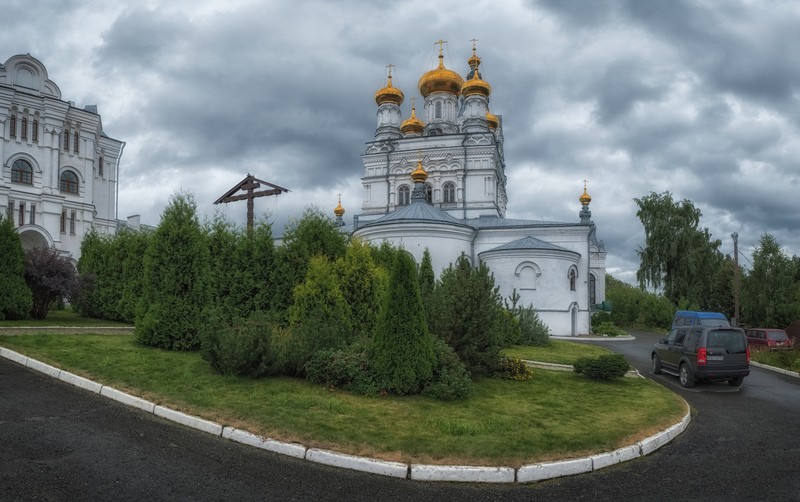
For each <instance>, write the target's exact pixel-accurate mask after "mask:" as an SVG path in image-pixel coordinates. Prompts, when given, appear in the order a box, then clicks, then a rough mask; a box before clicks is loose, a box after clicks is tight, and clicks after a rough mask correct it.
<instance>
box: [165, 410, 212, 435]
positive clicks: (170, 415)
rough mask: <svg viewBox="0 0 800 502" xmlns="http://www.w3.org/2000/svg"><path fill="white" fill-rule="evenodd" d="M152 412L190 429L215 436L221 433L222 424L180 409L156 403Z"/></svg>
mask: <svg viewBox="0 0 800 502" xmlns="http://www.w3.org/2000/svg"><path fill="white" fill-rule="evenodd" d="M153 414H154V415H156V416H158V417H161V418H166V419H167V420H172V421H173V422H177V423H179V424H181V425H185V426H187V427H191V428H192V429H197V430H199V431H203V432H208V433H209V434H213V435H215V436H221V435H222V426H221V425H220V424H218V423H216V422H211V421H209V420H203V419H202V418H197V417H193V416H191V415H187V414H186V413H182V412H180V411H175V410H172V409H169V408H165V407H164V406H160V405H156V407H155V408H154V409H153Z"/></svg>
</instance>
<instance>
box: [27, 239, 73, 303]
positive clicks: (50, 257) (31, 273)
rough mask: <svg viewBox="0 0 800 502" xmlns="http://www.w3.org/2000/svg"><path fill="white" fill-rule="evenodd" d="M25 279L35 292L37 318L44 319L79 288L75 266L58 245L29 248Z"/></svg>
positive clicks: (32, 291)
mask: <svg viewBox="0 0 800 502" xmlns="http://www.w3.org/2000/svg"><path fill="white" fill-rule="evenodd" d="M25 282H26V283H27V284H28V287H29V288H31V293H32V294H33V307H32V309H31V317H33V318H34V319H44V318H45V317H46V316H47V312H48V311H49V310H50V308H51V307H53V306H54V305H56V303H57V302H61V301H63V300H64V299H65V298H70V297H72V295H73V294H74V293H75V292H76V291H77V289H78V276H77V274H76V273H75V267H74V266H73V265H72V263H71V262H70V261H69V259H68V258H66V257H64V256H61V252H60V251H59V250H58V249H56V248H54V247H45V248H33V249H28V250H27V251H25Z"/></svg>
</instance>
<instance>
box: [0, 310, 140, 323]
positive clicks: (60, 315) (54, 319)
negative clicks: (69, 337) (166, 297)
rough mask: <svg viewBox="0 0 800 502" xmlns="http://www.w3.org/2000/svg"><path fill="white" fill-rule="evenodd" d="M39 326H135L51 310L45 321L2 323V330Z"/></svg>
mask: <svg viewBox="0 0 800 502" xmlns="http://www.w3.org/2000/svg"><path fill="white" fill-rule="evenodd" d="M38 326H64V327H80V328H87V327H116V326H133V325H132V324H127V323H124V322H114V321H104V320H103V319H94V318H91V317H81V316H80V315H78V314H77V313H75V312H73V311H71V310H69V309H64V310H51V311H50V312H48V313H47V317H45V318H44V319H24V320H21V321H9V320H2V321H0V328H2V327H7V328H11V327H25V328H27V327H38Z"/></svg>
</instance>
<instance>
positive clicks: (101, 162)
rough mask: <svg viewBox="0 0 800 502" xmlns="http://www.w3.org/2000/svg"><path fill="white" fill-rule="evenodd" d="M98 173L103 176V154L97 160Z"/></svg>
mask: <svg viewBox="0 0 800 502" xmlns="http://www.w3.org/2000/svg"><path fill="white" fill-rule="evenodd" d="M97 175H98V176H100V177H102V176H103V156H102V155H101V156H100V159H98V161H97Z"/></svg>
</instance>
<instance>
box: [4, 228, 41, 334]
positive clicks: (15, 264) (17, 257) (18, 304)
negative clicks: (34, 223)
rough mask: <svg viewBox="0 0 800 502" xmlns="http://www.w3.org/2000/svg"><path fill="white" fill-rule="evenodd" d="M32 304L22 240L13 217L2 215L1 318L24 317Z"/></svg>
mask: <svg viewBox="0 0 800 502" xmlns="http://www.w3.org/2000/svg"><path fill="white" fill-rule="evenodd" d="M32 305H33V298H32V296H31V290H30V288H29V287H28V285H27V284H25V252H24V251H23V250H22V242H21V241H20V239H19V235H18V234H17V233H16V232H15V231H14V224H13V223H12V222H11V219H9V218H6V217H4V216H3V215H0V320H2V319H24V318H25V317H27V316H28V314H29V313H30V311H31V306H32Z"/></svg>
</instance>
